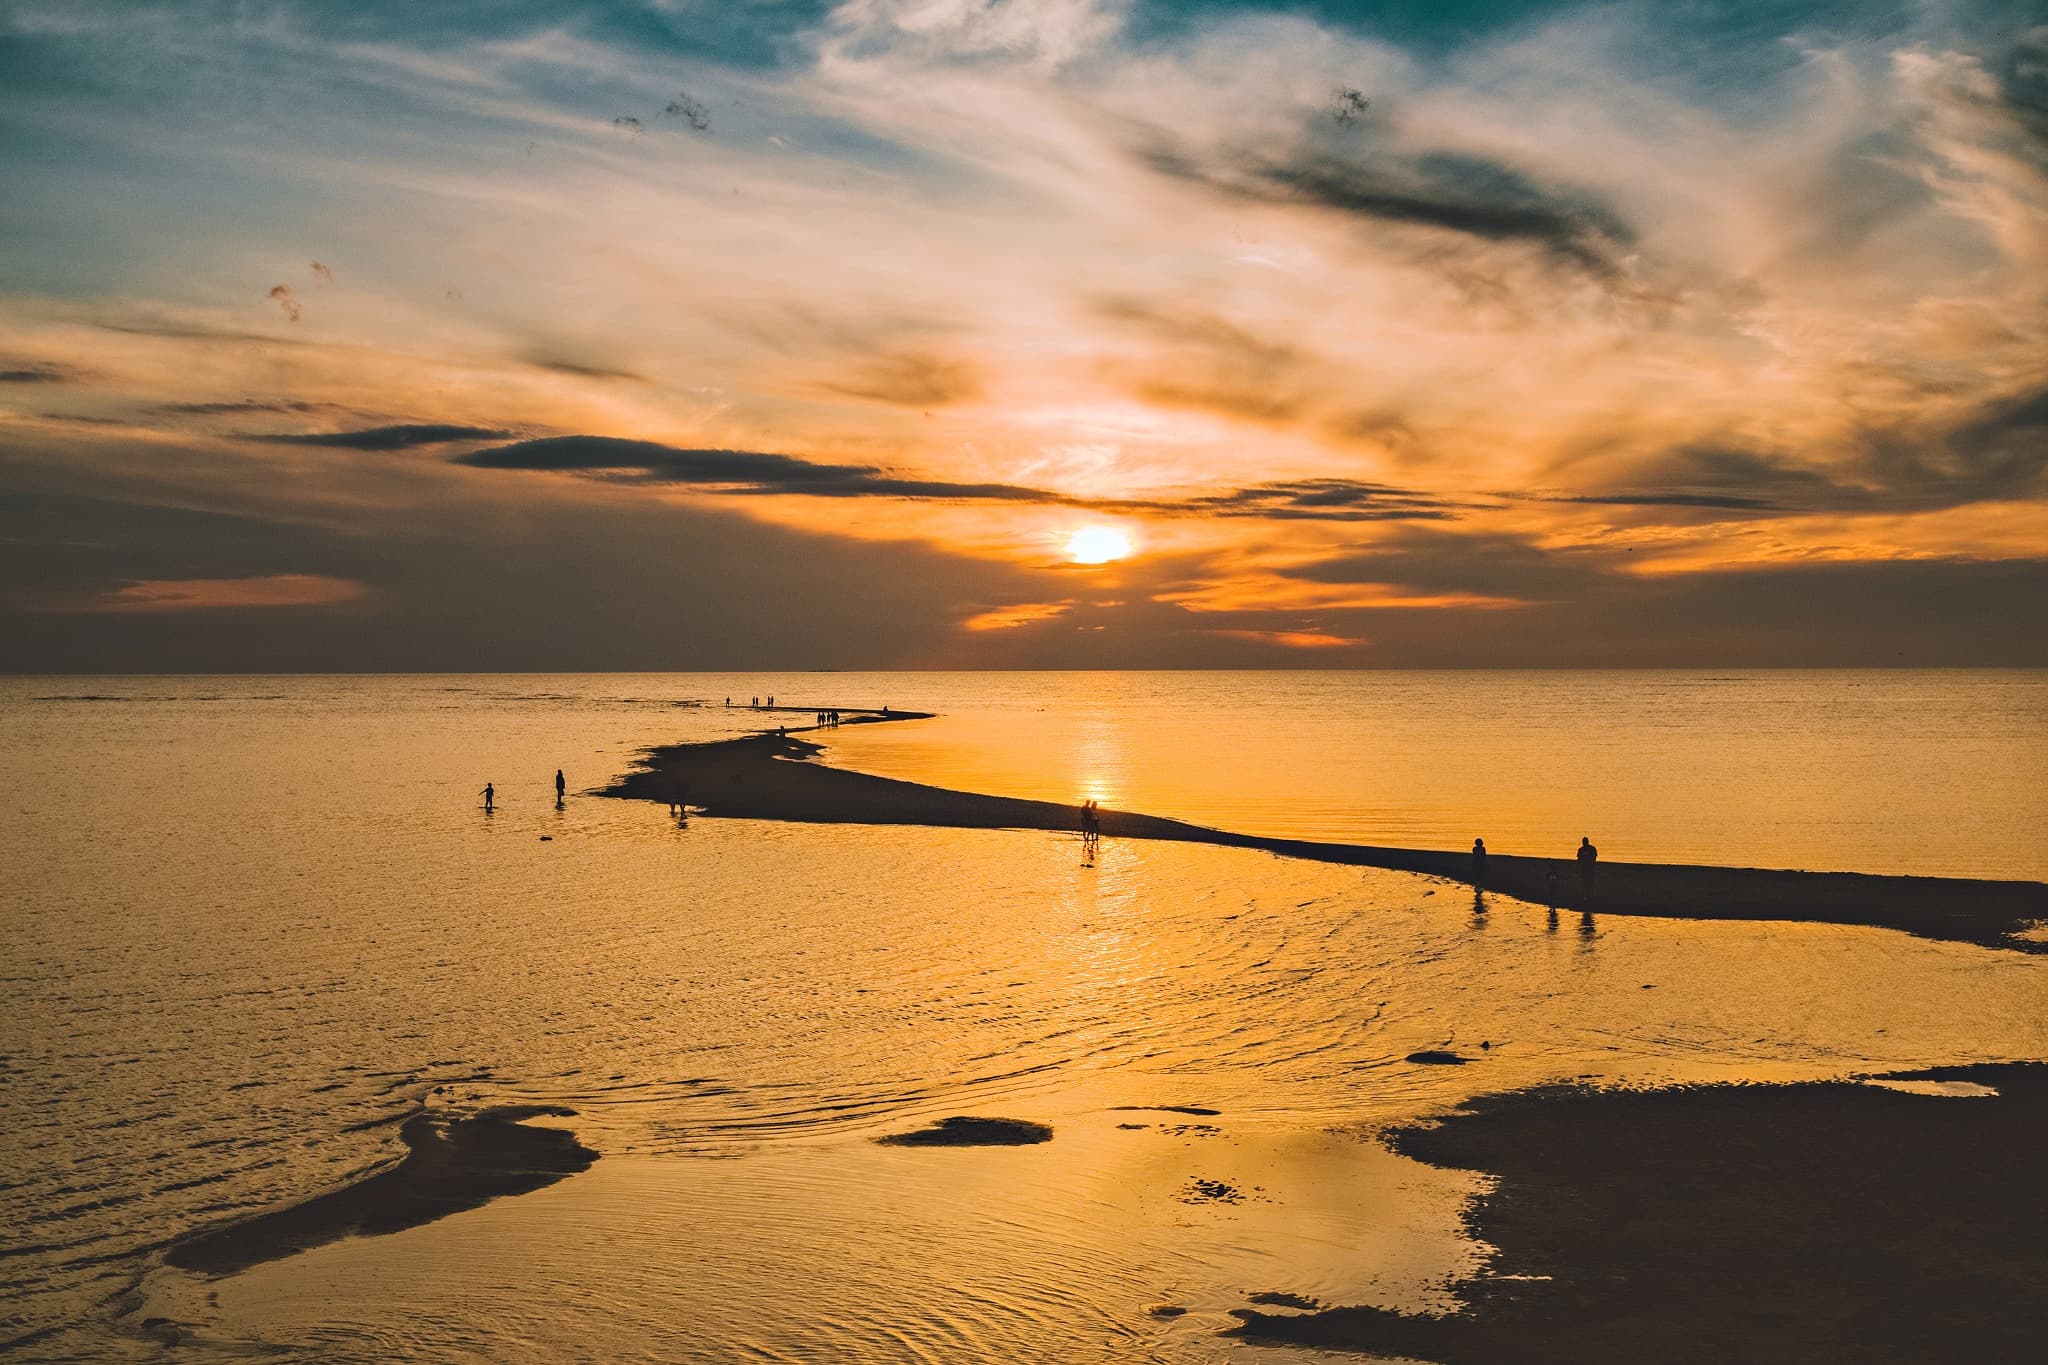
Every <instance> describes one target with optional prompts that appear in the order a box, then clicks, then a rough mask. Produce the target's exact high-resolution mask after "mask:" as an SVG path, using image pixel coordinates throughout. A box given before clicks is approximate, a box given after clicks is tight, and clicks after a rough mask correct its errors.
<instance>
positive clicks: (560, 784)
mask: <svg viewBox="0 0 2048 1365" xmlns="http://www.w3.org/2000/svg"><path fill="white" fill-rule="evenodd" d="M568 790H569V783H568V782H567V781H566V780H565V779H564V778H563V777H562V770H561V769H560V768H557V769H555V804H556V805H557V806H559V805H561V804H562V793H564V792H566V791H568Z"/></svg>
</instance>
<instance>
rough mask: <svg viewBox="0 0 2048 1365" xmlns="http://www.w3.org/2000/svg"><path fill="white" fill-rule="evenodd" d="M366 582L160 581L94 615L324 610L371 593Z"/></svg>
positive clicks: (103, 602) (135, 587) (290, 576)
mask: <svg viewBox="0 0 2048 1365" xmlns="http://www.w3.org/2000/svg"><path fill="white" fill-rule="evenodd" d="M369 591H370V590H369V589H368V588H367V587H365V586H364V585H363V584H361V583H355V582H351V581H350V580H348V579H346V578H327V577H325V576H323V575H320V574H303V573H283V574H266V575H263V576H261V577H257V578H158V579H148V580H145V581H143V582H139V583H130V584H127V585H126V586H124V587H120V588H116V589H114V591H112V592H110V593H108V594H107V595H105V596H104V597H102V598H100V599H99V600H98V601H97V602H95V603H94V604H93V605H92V606H91V608H89V609H90V610H93V611H208V610H212V609H214V608H217V607H322V606H328V605H330V604H332V603H335V602H352V601H355V600H356V599H358V598H361V597H365V596H367V595H368V594H369Z"/></svg>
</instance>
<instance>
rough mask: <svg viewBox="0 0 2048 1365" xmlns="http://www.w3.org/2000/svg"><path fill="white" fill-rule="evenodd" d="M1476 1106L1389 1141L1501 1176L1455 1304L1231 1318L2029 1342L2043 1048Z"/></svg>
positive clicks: (1316, 1335)
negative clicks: (1420, 1310)
mask: <svg viewBox="0 0 2048 1365" xmlns="http://www.w3.org/2000/svg"><path fill="white" fill-rule="evenodd" d="M1913 1078H1916V1079H1924V1080H1933V1081H1967V1082H1972V1083H1974V1084H1977V1085H1985V1086H1990V1087H1992V1088H1995V1089H1996V1090H1997V1091H1998V1092H1999V1094H1998V1096H1997V1097H1995V1098H1990V1097H1983V1098H1970V1099H1959V1098H1948V1097H1944V1096H1933V1095H1925V1094H1905V1093H1901V1092H1898V1091H1896V1090H1887V1089H1881V1088H1877V1087H1874V1086H1870V1085H1864V1084H1860V1083H1857V1082H1838V1083H1821V1084H1808V1085H1787V1086H1762V1085H1758V1086H1709V1087H1697V1088H1683V1089H1675V1090H1662V1091H1649V1092H1620V1091H1614V1092H1597V1093H1596V1092H1585V1091H1573V1090H1562V1091H1559V1090H1552V1091H1545V1092H1535V1093H1531V1094H1525V1095H1516V1096H1506V1097H1499V1098H1494V1099H1488V1100H1482V1101H1479V1102H1477V1103H1475V1104H1474V1105H1472V1106H1471V1107H1470V1108H1469V1109H1468V1110H1467V1111H1466V1112H1463V1113H1461V1114H1458V1115H1455V1116H1453V1117H1451V1118H1449V1119H1447V1120H1445V1121H1444V1122H1443V1123H1442V1124H1441V1125H1439V1126H1437V1127H1433V1128H1411V1129H1404V1130H1401V1131H1398V1132H1396V1133H1394V1134H1392V1135H1391V1139H1390V1140H1391V1142H1392V1144H1393V1145H1394V1146H1395V1147H1396V1148H1397V1149H1398V1150H1400V1151H1401V1152H1403V1153H1405V1154H1407V1155H1409V1156H1413V1157H1415V1158H1417V1159H1419V1160H1423V1161H1427V1162H1429V1163H1430V1164H1432V1165H1437V1166H1447V1167H1456V1168H1461V1169H1470V1170H1481V1171H1487V1172H1491V1173H1493V1174H1494V1175H1495V1176H1497V1177H1498V1182H1499V1183H1498V1186H1497V1188H1495V1189H1494V1190H1493V1192H1491V1193H1489V1194H1486V1195H1483V1196H1481V1197H1479V1198H1478V1199H1477V1200H1475V1201H1474V1203H1473V1204H1472V1206H1471V1207H1470V1209H1469V1210H1468V1213H1467V1223H1468V1225H1469V1227H1470V1230H1471V1233H1472V1235H1473V1236H1474V1237H1475V1238H1477V1239H1478V1240H1480V1241H1483V1242H1485V1243H1488V1244H1490V1245H1492V1246H1494V1247H1496V1248H1498V1255H1497V1256H1496V1257H1495V1259H1494V1261H1493V1263H1492V1265H1491V1266H1490V1268H1489V1270H1488V1272H1487V1274H1486V1276H1485V1277H1483V1278H1480V1279H1476V1280H1473V1281H1471V1282H1469V1283H1467V1284H1465V1285H1463V1286H1461V1287H1460V1288H1459V1289H1458V1291H1457V1293H1458V1297H1459V1298H1460V1299H1461V1300H1462V1302H1463V1304H1464V1309H1463V1310H1462V1311H1461V1312H1459V1313H1457V1314H1455V1315H1452V1316H1445V1317H1422V1316H1416V1317H1410V1316H1404V1315H1402V1314H1399V1313H1393V1312H1388V1311H1385V1310H1382V1309H1376V1308H1333V1309H1329V1310H1326V1311H1322V1312H1315V1313H1309V1314H1305V1315H1299V1316H1297V1315H1291V1314H1288V1315H1282V1314H1272V1313H1264V1312H1260V1311H1258V1310H1255V1309H1239V1310H1237V1313H1236V1315H1237V1317H1238V1318H1239V1319H1240V1320H1241V1321H1240V1325H1239V1326H1238V1327H1236V1328H1234V1329H1232V1332H1233V1334H1234V1335H1240V1336H1245V1337H1252V1338H1256V1339H1260V1340H1265V1341H1277V1342H1286V1343H1291V1344H1295V1345H1300V1346H1312V1347H1318V1348H1324V1349H1336V1350H1348V1351H1360V1352H1368V1353H1371V1354H1374V1355H1399V1356H1411V1357H1419V1358H1421V1359H1425V1360H1431V1361H1437V1362H1442V1365H1460V1363H1461V1362H1468V1361H1469V1362H1480V1361H1487V1362H1491V1361H1503V1360H1513V1361H1530V1362H1553V1361H1554V1362H1560V1363H1562V1362H1601V1361H1616V1362H1621V1361H1627V1362H1637V1361H1644V1360H1655V1361H1659V1362H1668V1363H1669V1365H1695V1362H1697V1365H1708V1362H1714V1363H1715V1365H1724V1363H1725V1362H1728V1361H1744V1362H1759V1361H1763V1362H1785V1363H1786V1365H1793V1363H1794V1362H1799V1363H1800V1365H1805V1362H1812V1361H1821V1360H1854V1361H1858V1362H1908V1361H1910V1362H1929V1363H1930V1365H1932V1363H1933V1362H1952V1361H1965V1360H1967V1361H1972V1362H2005V1361H2012V1362H2019V1361H2035V1360H2039V1359H2040V1358H2041V1343H2042V1342H2043V1341H2044V1340H2048V1294H2044V1293H2043V1292H2042V1286H2044V1285H2048V1218H2044V1217H2043V1215H2042V1210H2043V1209H2048V1161H2044V1160H2043V1159H2042V1157H2041V1150H2040V1135H2041V1133H2042V1132H2043V1131H2048V1065H2043V1064H2038V1063H2014V1064H2007V1065H1994V1066H1978V1067H1959V1068H1944V1069H1941V1070H1936V1071H1926V1072H1917V1073H1913Z"/></svg>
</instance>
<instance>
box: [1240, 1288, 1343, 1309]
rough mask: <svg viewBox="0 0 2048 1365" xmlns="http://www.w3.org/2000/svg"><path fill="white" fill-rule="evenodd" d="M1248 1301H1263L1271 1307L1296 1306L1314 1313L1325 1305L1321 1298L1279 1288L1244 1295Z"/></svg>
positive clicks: (1295, 1307)
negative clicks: (1313, 1297) (1292, 1292)
mask: <svg viewBox="0 0 2048 1365" xmlns="http://www.w3.org/2000/svg"><path fill="white" fill-rule="evenodd" d="M1244 1297H1245V1301H1246V1302H1248V1303H1263V1304H1265V1305H1267V1306H1268V1307H1271V1308H1294V1309H1299V1310H1300V1311H1301V1312H1304V1313H1313V1312H1316V1311H1318V1310H1319V1309H1321V1308H1322V1306H1323V1301H1322V1300H1321V1299H1312V1298H1310V1297H1309V1296H1308V1295H1306V1294H1289V1293H1287V1292H1285V1291H1283V1290H1279V1289H1268V1290H1266V1291H1265V1292H1263V1293H1259V1294H1247V1295H1245V1296H1244Z"/></svg>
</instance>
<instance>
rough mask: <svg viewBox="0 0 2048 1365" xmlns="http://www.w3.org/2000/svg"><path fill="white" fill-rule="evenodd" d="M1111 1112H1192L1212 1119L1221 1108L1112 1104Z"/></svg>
mask: <svg viewBox="0 0 2048 1365" xmlns="http://www.w3.org/2000/svg"><path fill="white" fill-rule="evenodd" d="M1109 1112H1110V1113H1112V1114H1193V1115H1195V1116H1196V1117H1198V1118H1205V1119H1213V1118H1216V1117H1218V1116H1220V1115H1221V1114H1222V1113H1223V1111H1222V1110H1221V1109H1204V1108H1203V1107H1202V1106H1201V1105H1199V1104H1113V1105H1111V1106H1110V1107H1109Z"/></svg>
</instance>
